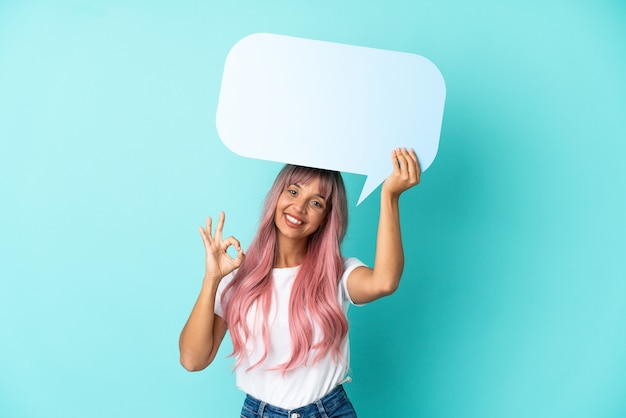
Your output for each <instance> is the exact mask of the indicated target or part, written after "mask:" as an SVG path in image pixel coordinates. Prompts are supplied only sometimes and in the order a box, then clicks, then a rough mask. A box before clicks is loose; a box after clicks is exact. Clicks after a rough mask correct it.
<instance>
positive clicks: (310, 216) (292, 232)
mask: <svg viewBox="0 0 626 418" xmlns="http://www.w3.org/2000/svg"><path fill="white" fill-rule="evenodd" d="M327 206H328V204H327V202H326V198H325V196H322V194H321V192H320V190H319V179H318V178H313V179H312V180H311V181H310V182H309V183H307V184H298V183H296V184H291V185H288V186H287V187H286V188H285V189H284V190H283V192H282V193H281V195H280V197H279V198H278V203H277V205H276V213H275V215H274V223H275V224H276V228H277V232H278V234H279V236H280V237H281V238H287V239H291V240H296V241H301V240H306V239H307V238H308V237H309V236H310V235H311V234H312V233H314V232H315V231H317V229H318V228H319V227H320V225H322V224H323V223H324V220H325V219H326V213H327V212H328V209H327Z"/></svg>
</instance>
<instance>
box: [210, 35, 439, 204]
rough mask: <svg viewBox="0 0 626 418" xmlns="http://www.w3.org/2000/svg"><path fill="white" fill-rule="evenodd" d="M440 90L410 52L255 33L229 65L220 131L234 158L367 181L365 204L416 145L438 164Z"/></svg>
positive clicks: (430, 70)
mask: <svg viewBox="0 0 626 418" xmlns="http://www.w3.org/2000/svg"><path fill="white" fill-rule="evenodd" d="M445 94H446V88H445V83H444V80H443V76H442V75H441V73H440V72H439V70H438V69H437V67H435V65H434V64H433V63H432V62H430V61H429V60H428V59H426V58H424V57H422V56H420V55H415V54H409V53H404V52H395V51H388V50H382V49H374V48H365V47H359V46H353V45H346V44H338V43H333V42H323V41H316V40H311V39H302V38H295V37H291V36H282V35H274V34H267V33H258V34H254V35H249V36H247V37H245V38H243V39H242V40H240V41H239V42H237V44H235V46H233V48H232V49H231V51H230V52H229V54H228V57H227V58H226V63H225V65H224V74H223V78H222V87H221V91H220V96H219V103H218V106H217V116H216V124H217V131H218V134H219V136H220V138H221V140H222V142H224V144H225V145H226V146H227V147H228V148H229V149H230V150H231V151H233V152H235V153H236V154H239V155H241V156H244V157H249V158H256V159H261V160H268V161H275V162H283V163H290V164H297V165H304V166H309V167H317V168H324V169H329V170H337V171H344V172H349V173H356V174H364V175H366V176H367V180H366V181H365V184H364V186H363V190H362V191H361V196H360V197H359V201H358V203H357V205H358V204H359V203H361V202H362V201H363V200H364V199H365V198H366V197H367V196H368V195H369V194H370V193H371V192H372V191H373V190H374V189H375V188H376V187H378V185H379V184H381V183H382V182H383V181H384V180H385V178H386V177H387V176H388V175H389V173H390V172H391V170H392V166H391V162H390V152H391V150H392V149H393V148H396V147H398V146H403V147H407V148H409V147H412V148H414V149H415V152H416V153H417V155H418V158H419V161H420V165H421V168H422V171H425V170H426V169H427V168H428V167H429V166H430V165H431V163H432V162H433V160H434V159H435V155H436V154H437V149H438V147H439V135H440V132H441V122H442V119H443V107H444V101H445Z"/></svg>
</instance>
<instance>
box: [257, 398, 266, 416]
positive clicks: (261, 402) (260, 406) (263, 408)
mask: <svg viewBox="0 0 626 418" xmlns="http://www.w3.org/2000/svg"><path fill="white" fill-rule="evenodd" d="M265 405H267V404H266V403H265V402H263V401H259V410H258V411H257V414H258V415H259V416H260V417H262V416H263V412H264V411H265Z"/></svg>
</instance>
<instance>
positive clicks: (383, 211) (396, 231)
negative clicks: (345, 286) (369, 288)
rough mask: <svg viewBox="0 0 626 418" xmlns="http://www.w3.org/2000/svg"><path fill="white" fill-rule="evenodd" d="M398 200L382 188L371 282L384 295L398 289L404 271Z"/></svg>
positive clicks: (396, 196)
mask: <svg viewBox="0 0 626 418" xmlns="http://www.w3.org/2000/svg"><path fill="white" fill-rule="evenodd" d="M399 198H400V195H399V194H394V193H391V192H389V191H388V190H386V189H385V188H384V187H383V189H382V191H381V198H380V217H379V220H378V235H377V238H376V256H375V259H374V271H373V280H374V282H375V283H376V284H377V285H378V286H379V287H380V289H381V292H382V293H384V294H391V293H393V292H394V291H395V290H396V289H397V288H398V285H399V283H400V278H401V276H402V270H403V269H404V250H403V247H402V235H401V231H400V208H399Z"/></svg>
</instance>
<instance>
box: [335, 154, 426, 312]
mask: <svg viewBox="0 0 626 418" xmlns="http://www.w3.org/2000/svg"><path fill="white" fill-rule="evenodd" d="M391 159H392V162H393V166H394V168H393V172H392V173H391V175H390V176H389V177H388V178H387V179H386V180H385V182H384V183H383V187H382V191H381V196H380V217H379V220H378V235H377V237H376V256H375V259H374V268H373V269H371V268H369V267H357V268H356V269H354V270H353V271H352V273H350V276H349V277H348V282H347V285H348V293H349V294H350V298H351V299H352V301H353V302H354V303H357V304H362V303H368V302H372V301H374V300H376V299H379V298H381V297H383V296H387V295H390V294H392V293H393V292H395V291H396V289H397V288H398V285H399V284H400V278H401V277H402V271H403V269H404V250H403V248H402V235H401V231H400V207H399V199H400V195H401V194H402V193H403V192H404V191H406V190H408V189H409V188H411V187H413V186H415V185H417V184H419V181H420V175H421V171H420V166H419V162H418V160H417V155H416V154H415V151H413V150H412V149H411V150H409V151H407V150H406V149H404V148H402V149H396V150H394V151H393V152H392V154H391Z"/></svg>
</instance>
